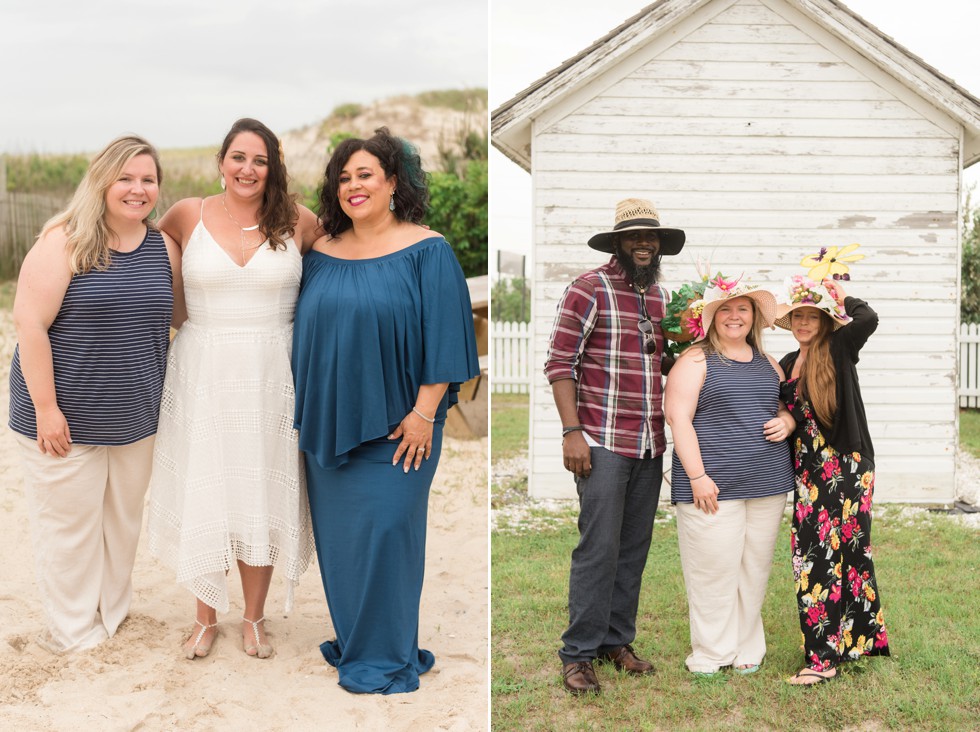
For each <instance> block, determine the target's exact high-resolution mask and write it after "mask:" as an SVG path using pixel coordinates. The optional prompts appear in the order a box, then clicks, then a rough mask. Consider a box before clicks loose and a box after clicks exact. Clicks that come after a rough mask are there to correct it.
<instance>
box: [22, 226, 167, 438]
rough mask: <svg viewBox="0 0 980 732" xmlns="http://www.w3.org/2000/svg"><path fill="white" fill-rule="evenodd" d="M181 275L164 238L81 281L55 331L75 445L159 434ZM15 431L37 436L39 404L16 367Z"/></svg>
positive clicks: (153, 237)
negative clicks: (176, 285) (175, 296)
mask: <svg viewBox="0 0 980 732" xmlns="http://www.w3.org/2000/svg"><path fill="white" fill-rule="evenodd" d="M172 283H173V273H172V272H171V270H170V260H169V259H168V257H167V247H166V244H164V241H163V237H162V236H161V235H160V232H158V231H154V230H152V229H150V230H148V231H147V233H146V237H145V238H144V239H143V241H142V243H141V244H140V245H139V246H138V247H137V248H136V249H134V250H133V251H131V252H113V253H112V261H111V264H110V265H109V267H108V268H107V269H105V270H95V269H93V270H91V271H89V272H87V273H85V274H81V275H75V276H74V277H72V278H71V282H70V283H69V284H68V290H67V291H66V292H65V298H64V301H63V302H62V304H61V309H60V310H59V311H58V315H57V317H56V318H55V319H54V322H53V323H52V324H51V327H50V328H49V329H48V337H49V338H50V340H51V353H52V357H53V360H54V385H55V394H56V395H57V399H58V407H59V408H60V409H61V411H62V412H63V413H64V415H65V419H66V420H67V421H68V429H69V430H71V439H72V442H76V443H78V444H82V445H128V444H130V443H132V442H136V441H137V440H142V439H143V438H145V437H149V436H150V435H152V434H155V433H156V430H157V419H158V417H159V415H160V395H161V394H162V392H163V375H164V371H165V370H166V366H167V347H168V345H169V342H170V320H171V314H172V312H173V284H172ZM10 428H11V429H12V430H14V431H15V432H19V433H20V434H22V435H25V436H27V437H32V438H36V437H37V423H36V421H35V416H34V403H33V402H32V401H31V397H30V394H28V392H27V385H26V384H25V383H24V375H23V373H22V372H21V368H20V348H19V347H18V348H17V349H16V350H15V351H14V360H13V363H12V364H11V366H10Z"/></svg>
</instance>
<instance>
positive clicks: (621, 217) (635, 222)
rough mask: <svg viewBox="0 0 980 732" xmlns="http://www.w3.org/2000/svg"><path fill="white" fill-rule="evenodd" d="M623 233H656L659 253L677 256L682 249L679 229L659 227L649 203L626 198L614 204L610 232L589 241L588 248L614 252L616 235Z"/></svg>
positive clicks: (657, 219)
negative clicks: (613, 220) (613, 221)
mask: <svg viewBox="0 0 980 732" xmlns="http://www.w3.org/2000/svg"><path fill="white" fill-rule="evenodd" d="M624 231H656V232H657V234H659V235H660V253H661V254H677V253H678V252H680V250H681V249H683V248H684V240H685V238H686V237H685V235H684V232H683V231H681V230H680V229H669V228H667V227H666V226H661V225H660V214H658V213H657V209H655V208H654V207H653V204H651V203H650V202H649V201H645V200H643V199H642V198H627V199H625V200H623V201H620V202H619V203H617V204H616V221H615V223H614V225H613V230H612V231H604V232H602V233H601V234H596V235H595V236H593V237H592V238H591V239H589V246H590V247H592V248H593V249H597V250H599V251H600V252H606V253H607V254H612V253H613V252H614V251H616V235H617V234H620V233H622V232H624Z"/></svg>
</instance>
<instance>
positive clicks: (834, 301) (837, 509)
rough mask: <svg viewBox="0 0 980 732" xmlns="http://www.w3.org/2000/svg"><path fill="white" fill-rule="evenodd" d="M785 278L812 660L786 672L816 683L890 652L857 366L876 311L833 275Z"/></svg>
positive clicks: (801, 574)
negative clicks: (859, 661) (873, 544)
mask: <svg viewBox="0 0 980 732" xmlns="http://www.w3.org/2000/svg"><path fill="white" fill-rule="evenodd" d="M787 287H788V297H787V303H786V304H784V305H782V306H780V312H779V317H778V318H777V319H776V325H778V326H779V327H781V328H786V329H787V330H790V331H792V333H793V337H794V338H795V339H796V341H797V343H799V346H800V347H799V350H797V351H794V352H792V353H788V354H786V355H785V356H784V357H783V359H782V360H781V361H780V364H781V365H782V367H783V368H784V369H785V371H786V376H787V381H786V383H785V384H783V386H782V392H783V393H782V396H783V400H784V401H785V402H786V404H787V406H788V407H789V409H790V412H791V413H792V414H793V416H794V418H795V419H796V424H795V430H794V433H793V439H792V441H791V442H792V445H793V456H794V467H795V471H796V502H795V505H794V510H793V529H792V534H791V550H792V553H793V574H794V577H795V579H796V598H797V610H798V611H799V615H800V630H801V632H802V636H803V655H804V663H805V665H804V667H803V668H802V669H801V670H800V671H799V673H797V674H795V675H794V676H793V677H791V678H790V679H788V681H789V683H790V684H794V685H802V686H811V685H813V684H822V683H825V682H827V681H830V680H831V679H833V678H836V677H837V675H838V670H837V669H838V667H839V666H840V664H841V663H844V662H846V661H851V660H854V659H857V658H860V657H861V656H887V655H889V651H888V631H887V630H886V628H885V621H884V618H883V616H882V612H881V598H880V596H879V592H878V582H877V579H876V577H875V568H874V561H873V559H872V552H871V500H872V494H873V492H874V483H875V463H874V446H873V445H872V444H871V435H870V433H869V431H868V420H867V417H866V416H865V413H864V402H863V401H862V399H861V387H860V384H859V382H858V375H857V362H858V354H859V353H860V351H861V348H862V347H863V346H864V344H865V343H867V341H868V338H870V337H871V335H872V334H873V333H874V332H875V330H876V329H877V327H878V316H877V315H876V314H875V312H874V310H872V309H871V307H870V306H869V305H868V303H866V302H864V300H859V299H858V298H856V297H848V296H847V295H846V293H845V292H844V288H843V287H841V284H840V283H839V282H836V281H834V280H831V279H825V280H824V281H823V282H822V283H820V284H818V283H816V282H813V281H812V280H809V279H807V278H805V277H802V276H797V277H793V278H791V279H790V280H789V282H788V283H787Z"/></svg>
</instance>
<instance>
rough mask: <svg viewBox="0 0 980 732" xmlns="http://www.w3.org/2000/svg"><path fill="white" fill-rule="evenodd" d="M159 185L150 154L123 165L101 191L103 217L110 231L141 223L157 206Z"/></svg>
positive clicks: (155, 168)
mask: <svg viewBox="0 0 980 732" xmlns="http://www.w3.org/2000/svg"><path fill="white" fill-rule="evenodd" d="M159 195H160V183H159V180H158V179H157V165H156V162H155V161H154V160H153V157H152V156H151V155H136V156H135V157H133V158H132V159H131V160H130V161H129V162H128V163H126V164H125V165H124V166H123V169H122V170H121V171H120V173H119V176H118V177H117V178H116V180H115V182H113V183H112V184H111V185H110V186H109V187H108V188H107V189H106V192H105V216H106V222H107V223H108V224H109V226H110V228H113V226H112V224H113V223H114V222H115V223H116V224H117V225H118V224H123V223H135V222H139V221H142V220H143V219H145V218H146V217H147V216H149V215H150V212H151V211H152V210H153V207H154V206H156V205H157V197H158V196H159Z"/></svg>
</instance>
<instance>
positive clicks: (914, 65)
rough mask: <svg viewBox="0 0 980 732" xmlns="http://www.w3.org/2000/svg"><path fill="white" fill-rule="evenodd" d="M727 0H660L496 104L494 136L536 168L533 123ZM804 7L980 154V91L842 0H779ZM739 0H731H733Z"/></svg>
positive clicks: (966, 151)
mask: <svg viewBox="0 0 980 732" xmlns="http://www.w3.org/2000/svg"><path fill="white" fill-rule="evenodd" d="M723 1H724V0H659V2H655V3H653V4H651V5H648V6H647V7H646V8H644V9H643V10H641V11H640V12H639V13H637V14H636V15H634V16H633V17H631V18H629V19H628V20H626V21H625V22H624V23H622V24H621V25H619V26H617V27H616V28H614V29H613V30H611V31H610V32H609V33H607V34H606V35H605V36H603V37H602V38H600V39H599V40H597V41H596V42H595V43H593V44H592V45H591V46H589V47H588V48H586V49H584V50H582V51H581V52H579V53H578V54H576V55H575V56H573V57H572V58H570V59H568V60H567V61H565V62H564V63H563V64H561V65H560V66H559V67H557V68H556V69H554V70H552V71H551V72H549V73H548V74H546V75H545V76H543V77H542V78H540V79H538V80H537V81H535V82H534V83H533V84H531V85H530V86H529V87H528V88H527V89H525V90H524V91H522V92H520V93H518V94H517V95H516V96H514V97H513V98H512V99H510V100H509V101H507V102H505V103H504V104H502V105H500V106H499V107H498V108H497V109H496V110H494V112H493V114H492V117H491V120H492V122H491V130H492V139H493V144H494V146H495V147H496V148H498V149H499V150H500V151H501V152H502V153H503V154H505V155H507V157H509V158H510V159H511V160H513V161H514V162H516V163H517V164H518V165H520V166H521V167H522V168H524V169H525V170H530V168H531V149H530V148H531V123H532V121H533V119H535V118H536V117H538V116H539V115H541V114H542V113H544V112H545V111H546V110H548V109H550V108H552V107H554V106H555V105H556V104H558V103H559V102H560V101H561V100H563V99H565V98H566V97H567V96H568V95H570V94H572V93H574V92H575V91H576V90H577V89H580V88H581V87H582V86H584V85H585V84H588V83H589V82H590V81H592V80H594V79H596V78H597V77H598V76H600V75H601V74H603V73H606V72H608V71H609V70H610V69H612V68H614V67H615V66H616V64H618V63H619V62H620V61H622V60H623V59H624V58H626V57H628V56H630V55H631V54H633V53H634V52H636V51H637V50H639V49H640V48H642V47H643V46H644V45H645V44H647V43H648V42H649V41H650V40H651V39H653V38H657V37H660V36H663V35H665V34H667V33H669V32H670V31H671V29H673V28H675V27H676V26H677V25H678V24H679V23H680V22H681V21H683V20H684V19H685V18H688V17H689V16H690V15H692V14H693V13H695V12H696V11H697V10H699V9H700V8H702V7H704V6H706V5H708V4H709V3H712V2H723ZM773 1H775V2H783V3H786V4H787V5H789V6H790V7H793V8H795V9H796V10H798V11H800V12H801V13H803V14H804V15H805V16H806V17H808V18H810V19H811V20H813V21H814V22H815V23H817V24H819V25H820V26H821V27H823V28H824V29H826V30H827V31H828V32H829V33H831V34H833V35H834V36H836V37H838V38H839V39H841V40H842V41H843V42H844V43H846V44H848V45H849V46H850V47H852V48H853V49H854V50H855V51H857V52H858V53H860V54H861V55H862V56H863V57H864V58H866V59H868V60H869V61H870V62H872V63H873V64H875V65H876V66H877V67H879V68H880V69H882V70H883V71H884V72H885V73H887V74H889V75H890V76H892V77H894V78H895V79H897V80H898V81H899V82H900V83H902V84H903V85H905V86H906V87H908V88H910V89H911V90H912V91H913V92H914V93H916V94H918V95H919V96H921V97H922V98H924V99H925V100H926V101H928V102H930V103H931V104H932V105H934V106H935V107H938V108H939V109H941V110H943V111H944V112H945V113H946V114H948V115H949V116H950V117H951V118H953V119H954V120H956V121H957V122H959V123H960V124H962V125H963V127H964V147H963V164H964V166H967V167H968V166H970V165H972V164H973V163H975V162H977V161H978V160H980V99H978V98H977V97H974V96H973V95H972V94H970V93H969V92H968V91H966V90H965V89H963V88H962V87H960V86H958V85H957V84H956V83H955V82H954V81H953V80H952V79H950V78H949V77H947V76H944V75H943V74H942V73H941V72H939V71H938V70H937V69H935V68H933V67H932V66H930V65H929V64H927V63H926V62H925V61H923V60H922V59H921V58H919V57H918V56H916V55H915V54H913V53H912V52H910V51H909V50H908V49H906V48H905V47H903V46H902V45H900V44H898V43H896V42H895V40H894V39H892V38H890V37H889V36H887V35H885V34H884V33H882V32H881V31H880V30H878V29H877V28H876V27H875V26H873V25H871V24H870V23H868V22H867V21H866V20H864V19H863V18H861V17H860V16H859V15H857V14H855V13H854V12H853V11H851V10H850V9H849V8H847V7H846V6H845V5H843V4H842V3H839V2H836V0H773ZM728 4H729V5H730V4H734V3H733V2H729V3H728Z"/></svg>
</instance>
